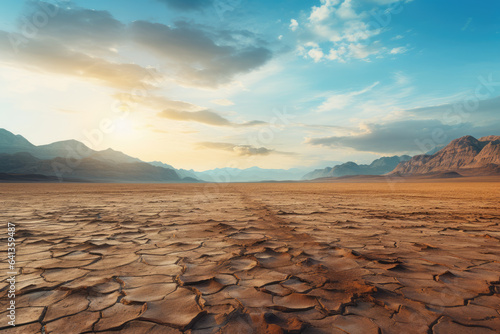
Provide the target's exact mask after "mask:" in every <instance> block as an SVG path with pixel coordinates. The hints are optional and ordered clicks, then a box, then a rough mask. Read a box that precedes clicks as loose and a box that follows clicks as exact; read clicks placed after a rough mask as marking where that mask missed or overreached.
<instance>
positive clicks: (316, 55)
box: [307, 48, 324, 62]
mask: <svg viewBox="0 0 500 334" xmlns="http://www.w3.org/2000/svg"><path fill="white" fill-rule="evenodd" d="M307 54H308V55H309V57H311V58H312V59H314V61H315V62H318V61H320V60H321V58H323V56H324V54H323V51H321V49H319V48H314V49H311V50H309V52H308V53H307Z"/></svg>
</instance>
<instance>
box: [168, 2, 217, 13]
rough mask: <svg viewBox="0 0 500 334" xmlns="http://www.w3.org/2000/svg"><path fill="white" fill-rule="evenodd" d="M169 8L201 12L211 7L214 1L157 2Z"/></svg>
mask: <svg viewBox="0 0 500 334" xmlns="http://www.w3.org/2000/svg"><path fill="white" fill-rule="evenodd" d="M158 1H159V2H162V3H164V4H166V5H168V6H169V7H171V8H173V9H177V10H183V11H191V10H201V9H203V8H204V7H208V6H213V4H214V0H158Z"/></svg>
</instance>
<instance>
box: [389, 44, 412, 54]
mask: <svg viewBox="0 0 500 334" xmlns="http://www.w3.org/2000/svg"><path fill="white" fill-rule="evenodd" d="M406 51H408V49H406V48H405V47H404V46H400V47H397V48H393V49H392V50H391V52H390V53H391V54H392V55H397V54H401V53H405V52H406Z"/></svg>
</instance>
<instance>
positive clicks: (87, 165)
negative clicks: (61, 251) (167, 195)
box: [0, 129, 197, 182]
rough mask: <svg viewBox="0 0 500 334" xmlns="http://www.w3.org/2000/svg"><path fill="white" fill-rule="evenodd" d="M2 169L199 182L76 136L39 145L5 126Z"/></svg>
mask: <svg viewBox="0 0 500 334" xmlns="http://www.w3.org/2000/svg"><path fill="white" fill-rule="evenodd" d="M0 173H4V175H3V179H6V178H7V176H6V175H11V178H12V179H17V178H19V175H29V174H35V175H42V176H46V177H50V179H53V178H54V177H56V178H57V179H58V180H60V181H74V180H78V181H87V182H88V181H95V182H197V180H196V179H195V178H189V177H181V176H179V174H178V173H177V172H176V170H175V169H173V168H162V167H157V166H153V165H151V164H148V163H145V162H143V161H141V160H139V159H137V158H133V157H130V156H128V155H126V154H124V153H122V152H118V151H115V150H112V149H107V150H103V151H95V150H93V149H91V148H89V147H87V146H86V145H85V144H83V143H81V142H79V141H76V140H66V141H59V142H55V143H52V144H48V145H40V146H36V145H33V144H32V143H30V142H29V141H28V140H26V139H25V138H24V137H23V136H20V135H14V134H13V133H11V132H9V131H7V130H5V129H0Z"/></svg>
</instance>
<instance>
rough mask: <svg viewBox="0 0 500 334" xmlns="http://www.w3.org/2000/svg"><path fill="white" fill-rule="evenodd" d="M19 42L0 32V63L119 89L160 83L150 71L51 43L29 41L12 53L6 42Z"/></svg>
mask: <svg viewBox="0 0 500 334" xmlns="http://www.w3.org/2000/svg"><path fill="white" fill-rule="evenodd" d="M23 38H24V37H23V36H21V35H19V34H16V33H8V32H5V31H0V55H1V56H2V57H1V58H2V60H1V61H0V62H1V63H3V64H4V65H8V66H13V67H20V68H23V69H27V70H32V71H37V72H43V73H57V74H60V75H70V76H74V77H78V78H82V79H83V80H87V81H94V82H97V83H100V84H104V85H108V86H111V87H115V88H120V89H132V88H152V87H153V86H154V83H155V82H157V81H159V80H160V79H161V74H160V73H158V72H157V71H156V70H154V69H147V68H144V67H142V66H140V65H137V64H130V63H117V62H112V61H109V60H106V59H104V58H100V57H95V56H90V55H88V54H86V53H83V52H79V51H76V50H74V49H73V48H69V47H67V46H66V45H64V44H63V43H61V42H59V41H57V40H54V39H33V40H30V41H29V42H28V43H24V44H22V45H21V46H20V48H21V49H20V50H19V52H17V53H16V52H15V51H14V49H13V48H12V45H11V43H10V41H11V40H12V39H14V40H17V39H19V40H22V39H23Z"/></svg>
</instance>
